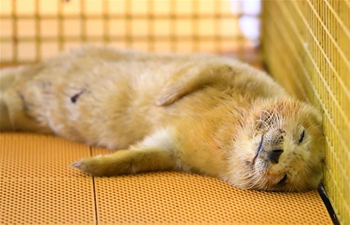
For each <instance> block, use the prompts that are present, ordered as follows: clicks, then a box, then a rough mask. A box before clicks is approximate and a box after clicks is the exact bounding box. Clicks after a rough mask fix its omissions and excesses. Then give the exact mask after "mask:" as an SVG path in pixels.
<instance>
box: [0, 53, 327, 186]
mask: <svg viewBox="0 0 350 225" xmlns="http://www.w3.org/2000/svg"><path fill="white" fill-rule="evenodd" d="M0 81H1V85H0V88H1V89H0V94H1V95H0V119H1V120H0V122H1V124H0V130H2V131H10V130H12V131H31V132H40V133H52V134H56V135H59V136H61V137H65V138H67V139H71V140H75V141H81V142H85V143H87V144H89V145H99V146H105V147H107V148H110V149H113V150H118V151H116V152H115V153H113V154H110V155H105V156H97V157H92V158H87V159H82V160H80V161H77V162H75V163H74V164H73V166H74V167H76V168H79V169H81V170H83V171H85V172H87V173H90V174H92V175H98V176H112V175H119V174H130V173H138V172H146V171H157V170H182V171H187V172H194V173H200V174H204V175H208V176H214V177H218V178H219V179H222V180H225V181H227V182H229V183H232V184H234V185H236V186H237V187H240V188H243V189H264V190H279V191H303V190H308V189H313V188H316V187H317V186H318V185H319V183H320V181H321V179H322V161H323V159H324V145H323V143H324V137H323V134H322V126H321V117H320V115H319V113H318V112H317V111H316V110H315V109H314V108H312V107H311V106H310V105H309V104H306V103H302V102H299V101H297V100H295V99H293V98H292V97H290V96H288V95H287V94H286V93H285V91H284V90H283V89H282V88H281V87H280V86H279V85H278V84H276V83H275V82H274V81H273V80H272V79H271V78H270V77H269V76H268V75H266V74H265V73H264V72H261V71H258V70H256V69H254V68H252V67H250V66H248V65H247V64H244V63H242V62H239V61H236V60H234V59H231V58H224V57H218V56H214V55H203V54H190V55H175V54H150V53H140V52H131V51H117V50H114V49H111V48H95V47H89V48H83V49H80V50H76V51H73V52H66V53H62V54H60V55H58V56H57V57H54V58H52V59H49V60H46V61H44V62H42V63H39V64H36V65H31V66H24V67H21V68H13V69H6V70H2V71H1V75H0ZM300 140H301V141H300ZM280 150H282V151H283V153H281V151H280Z"/></svg>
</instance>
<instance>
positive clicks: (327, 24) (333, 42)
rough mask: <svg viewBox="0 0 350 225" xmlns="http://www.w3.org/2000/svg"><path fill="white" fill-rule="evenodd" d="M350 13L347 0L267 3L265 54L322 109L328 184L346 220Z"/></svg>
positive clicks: (349, 207)
mask: <svg viewBox="0 0 350 225" xmlns="http://www.w3.org/2000/svg"><path fill="white" fill-rule="evenodd" d="M349 15H350V2H349V1H338V0H334V1H315V0H307V1H264V2H263V33H262V43H263V49H264V54H263V58H264V60H265V61H266V63H267V65H268V68H269V69H270V72H272V74H273V75H274V76H275V77H276V78H277V79H278V80H279V81H280V82H281V83H282V84H283V85H284V86H286V87H287V89H288V90H289V91H290V92H291V93H294V94H296V95H297V96H299V97H301V98H308V99H309V100H310V101H311V102H313V103H314V104H315V105H317V106H318V107H319V109H320V110H321V111H323V121H324V122H323V123H324V133H325V135H326V140H327V144H326V151H327V155H326V169H325V179H324V185H325V188H326V191H327V193H328V195H329V197H330V200H331V202H332V205H333V207H334V208H335V211H336V213H337V215H338V217H339V220H340V222H342V223H343V224H349V223H350V214H349V212H350V204H349V199H350V164H349V162H350V147H349V146H350V139H349V137H350V78H349V74H350V16H349ZM276 18H278V19H276Z"/></svg>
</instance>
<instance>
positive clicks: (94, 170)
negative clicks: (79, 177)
mask: <svg viewBox="0 0 350 225" xmlns="http://www.w3.org/2000/svg"><path fill="white" fill-rule="evenodd" d="M175 166H176V164H175V160H174V158H173V156H172V153H171V152H170V151H169V150H167V149H164V148H156V147H153V148H141V149H132V150H118V151H116V152H115V153H113V154H110V155H99V156H95V157H91V158H85V159H81V160H79V161H77V162H75V163H73V164H72V167H73V168H77V169H80V170H82V171H84V172H85V173H88V174H91V175H93V176H114V175H122V174H136V173H140V172H149V171H165V170H173V169H175Z"/></svg>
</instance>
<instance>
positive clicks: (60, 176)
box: [0, 133, 96, 224]
mask: <svg viewBox="0 0 350 225" xmlns="http://www.w3.org/2000/svg"><path fill="white" fill-rule="evenodd" d="M89 155H90V150H89V147H87V146H85V145H83V144H78V143H73V142H69V141H65V140H63V139H60V138H56V137H51V136H44V135H32V134H15V133H7V134H4V133H1V134H0V159H1V161H0V224H96V220H95V208H94V192H93V182H92V178H91V177H88V176H86V175H83V174H81V173H79V172H77V171H76V170H73V169H70V168H69V165H70V164H71V163H72V162H73V161H75V160H77V159H79V158H81V157H87V156H89Z"/></svg>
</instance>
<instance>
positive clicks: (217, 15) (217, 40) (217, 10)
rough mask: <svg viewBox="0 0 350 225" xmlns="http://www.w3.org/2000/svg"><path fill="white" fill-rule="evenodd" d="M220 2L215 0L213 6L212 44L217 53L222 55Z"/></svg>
mask: <svg viewBox="0 0 350 225" xmlns="http://www.w3.org/2000/svg"><path fill="white" fill-rule="evenodd" d="M221 1H222V0H217V1H216V4H215V12H214V15H215V22H214V26H215V27H214V32H215V34H214V35H215V36H214V42H215V49H216V51H217V52H218V53H222V45H221V43H222V37H221V30H220V22H221V21H222V15H221V12H220V11H221Z"/></svg>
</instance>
